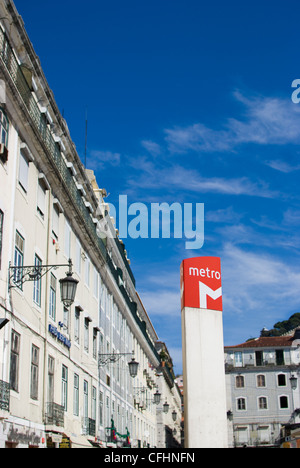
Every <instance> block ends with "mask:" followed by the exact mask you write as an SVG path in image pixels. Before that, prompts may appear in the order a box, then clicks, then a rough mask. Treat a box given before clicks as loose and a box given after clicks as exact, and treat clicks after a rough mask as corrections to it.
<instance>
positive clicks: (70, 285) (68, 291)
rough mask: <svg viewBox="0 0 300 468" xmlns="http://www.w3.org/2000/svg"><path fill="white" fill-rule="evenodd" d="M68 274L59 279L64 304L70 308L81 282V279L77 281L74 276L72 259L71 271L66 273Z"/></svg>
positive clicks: (70, 263) (70, 262)
mask: <svg viewBox="0 0 300 468" xmlns="http://www.w3.org/2000/svg"><path fill="white" fill-rule="evenodd" d="M66 275H67V276H66V278H64V279H61V280H59V282H60V296H61V301H62V302H63V304H64V306H65V307H67V308H69V307H70V306H71V305H72V304H73V302H74V300H75V296H76V290H77V285H78V283H79V281H77V280H76V279H75V278H73V276H72V275H73V272H72V261H71V260H69V271H68V272H67V273H66Z"/></svg>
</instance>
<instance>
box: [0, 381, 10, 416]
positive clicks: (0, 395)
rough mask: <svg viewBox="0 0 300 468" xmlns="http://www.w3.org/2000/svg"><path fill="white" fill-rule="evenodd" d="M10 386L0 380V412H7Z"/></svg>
mask: <svg viewBox="0 0 300 468" xmlns="http://www.w3.org/2000/svg"><path fill="white" fill-rule="evenodd" d="M9 403H10V385H9V383H7V382H3V380H0V410H3V411H9Z"/></svg>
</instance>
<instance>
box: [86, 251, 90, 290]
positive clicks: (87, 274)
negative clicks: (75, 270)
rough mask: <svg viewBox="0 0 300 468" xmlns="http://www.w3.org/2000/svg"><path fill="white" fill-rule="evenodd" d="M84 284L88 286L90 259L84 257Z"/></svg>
mask: <svg viewBox="0 0 300 468" xmlns="http://www.w3.org/2000/svg"><path fill="white" fill-rule="evenodd" d="M85 284H86V285H87V286H88V287H90V259H89V258H88V257H86V259H85Z"/></svg>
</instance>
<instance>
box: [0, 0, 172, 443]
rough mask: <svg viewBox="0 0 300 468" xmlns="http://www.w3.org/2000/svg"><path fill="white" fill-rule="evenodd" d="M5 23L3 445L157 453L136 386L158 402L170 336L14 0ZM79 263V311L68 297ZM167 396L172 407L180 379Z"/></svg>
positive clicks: (0, 327)
mask: <svg viewBox="0 0 300 468" xmlns="http://www.w3.org/2000/svg"><path fill="white" fill-rule="evenodd" d="M0 18H1V20H0V130H1V132H0V180H1V184H0V364H1V366H0V373H1V375H0V447H1V448H2V447H9V448H14V447H18V448H22V447H41V448H42V447H43V448H44V447H51V448H54V447H58V448H65V447H72V448H73V447H94V446H98V447H103V446H104V447H105V446H112V447H118V446H123V445H126V446H128V445H129V444H130V445H131V446H133V447H138V446H145V445H146V446H149V447H156V446H158V445H159V444H160V443H161V442H160V439H159V437H158V433H159V430H158V427H160V426H159V425H160V424H161V423H160V422H159V424H158V417H157V407H156V405H154V404H150V405H147V406H146V407H137V405H135V401H134V399H135V392H136V387H138V388H140V387H142V388H144V387H146V388H147V389H148V394H149V395H148V398H149V400H151V401H152V399H154V395H155V393H157V386H158V385H159V382H160V378H159V377H158V376H157V369H158V368H160V357H159V355H158V352H157V350H156V348H155V343H156V341H157V339H158V337H157V334H156V332H155V330H154V328H153V325H152V323H151V320H150V318H149V317H148V315H147V313H146V311H145V308H144V306H143V304H142V301H141V299H140V297H139V295H138V294H137V291H136V285H135V278H134V275H133V273H132V270H131V266H130V261H129V259H128V258H127V254H126V250H125V246H124V244H123V242H122V241H121V240H120V239H119V238H118V233H117V231H116V229H115V226H114V224H113V220H112V219H111V218H110V216H109V209H108V206H107V205H106V203H105V196H106V191H105V189H103V188H100V187H99V186H98V183H97V181H96V179H95V176H94V174H93V172H92V171H86V170H85V168H84V167H83V165H82V163H81V161H80V158H79V156H78V154H77V152H76V149H75V145H74V143H73V141H72V139H71V136H70V133H69V130H68V126H67V123H66V121H65V120H64V119H63V117H62V116H61V114H60V112H59V110H58V107H57V105H56V103H55V100H54V96H53V93H52V91H51V90H50V88H49V86H48V84H47V81H46V78H45V76H44V73H43V70H42V68H41V64H40V61H39V59H38V57H37V56H36V54H35V51H34V49H33V47H32V44H31V42H30V40H29V38H28V36H27V33H26V30H25V28H24V23H23V21H22V18H21V17H20V16H19V14H18V12H17V10H16V8H15V6H14V3H13V1H12V0H4V1H2V2H1V3H0ZM104 219H105V229H106V231H105V230H103V220H104ZM69 259H71V261H72V278H73V279H74V280H76V282H78V285H77V291H76V297H75V300H74V302H73V303H72V304H71V302H70V303H67V302H66V301H65V302H64V303H63V302H62V301H61V292H60V286H61V283H60V280H61V279H64V277H65V276H66V273H68V272H69ZM29 266H30V267H31V268H25V267H29ZM70 304H71V305H70ZM132 353H133V354H132ZM133 359H135V361H132V360H133ZM132 362H138V363H139V366H138V372H137V375H136V377H135V378H134V379H133V378H132V377H131V376H130V373H129V365H128V363H132ZM145 370H146V372H145ZM167 387H168V388H166V389H165V387H164V386H162V387H161V388H160V392H161V398H162V400H163V401H164V400H165V399H166V398H169V394H170V392H171V390H172V378H171V377H170V381H169V382H168V385H167ZM165 390H167V391H165ZM156 403H157V401H156ZM170 405H174V407H175V404H173V400H172V401H171V399H170ZM171 408H172V409H173V406H171ZM176 410H177V412H178V418H179V420H180V416H179V409H178V408H177V409H176Z"/></svg>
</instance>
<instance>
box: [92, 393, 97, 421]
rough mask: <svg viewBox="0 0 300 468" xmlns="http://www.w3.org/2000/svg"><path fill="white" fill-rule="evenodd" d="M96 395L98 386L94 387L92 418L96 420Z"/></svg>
mask: <svg viewBox="0 0 300 468" xmlns="http://www.w3.org/2000/svg"><path fill="white" fill-rule="evenodd" d="M96 395H97V389H96V387H92V419H93V420H94V421H96V408H97V405H96V398H97V397H96Z"/></svg>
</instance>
